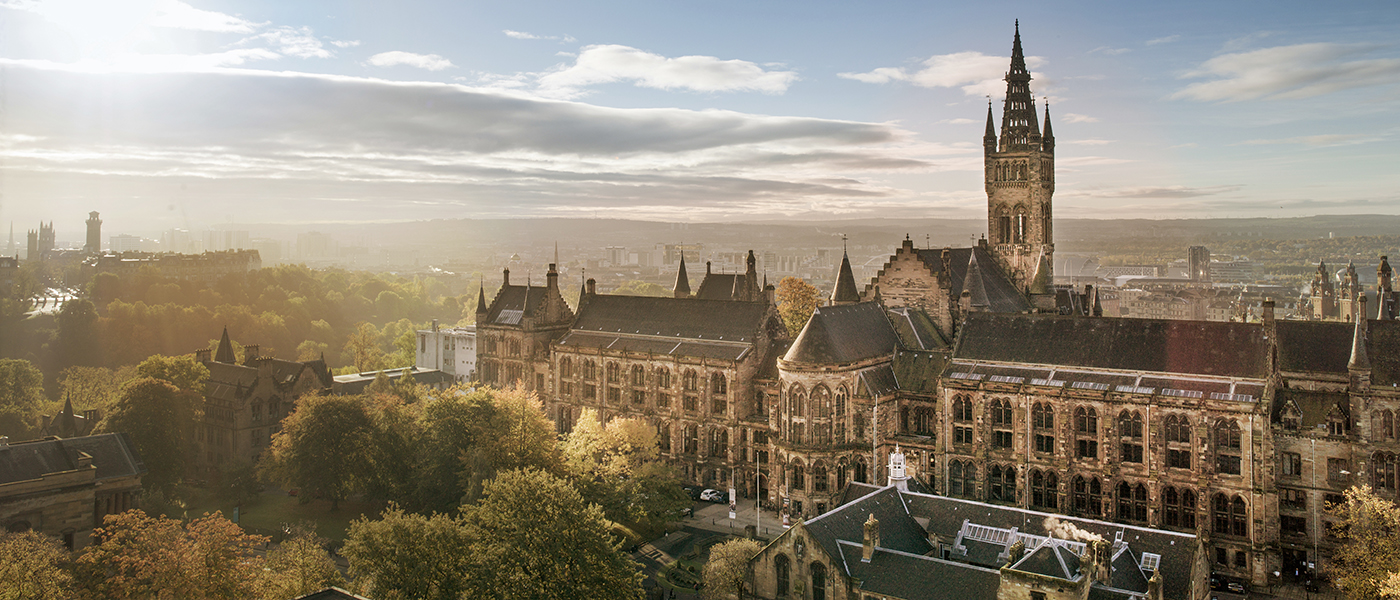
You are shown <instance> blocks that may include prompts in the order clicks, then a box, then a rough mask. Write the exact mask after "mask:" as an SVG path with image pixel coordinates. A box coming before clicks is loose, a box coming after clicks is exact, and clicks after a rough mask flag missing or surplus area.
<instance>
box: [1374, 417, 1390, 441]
mask: <svg viewBox="0 0 1400 600" xmlns="http://www.w3.org/2000/svg"><path fill="white" fill-rule="evenodd" d="M1371 439H1373V440H1376V441H1382V440H1393V439H1395V414H1394V413H1392V412H1390V411H1388V410H1377V411H1375V412H1372V413H1371Z"/></svg>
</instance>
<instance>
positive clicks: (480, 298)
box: [476, 277, 486, 314]
mask: <svg viewBox="0 0 1400 600" xmlns="http://www.w3.org/2000/svg"><path fill="white" fill-rule="evenodd" d="M476 312H477V314H481V313H484V312H486V278H485V277H482V278H481V288H480V289H478V290H477V292H476Z"/></svg>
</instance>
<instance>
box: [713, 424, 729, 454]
mask: <svg viewBox="0 0 1400 600" xmlns="http://www.w3.org/2000/svg"><path fill="white" fill-rule="evenodd" d="M710 456H718V457H720V458H724V457H727V456H729V430H727V429H716V430H714V431H712V432H711V433H710Z"/></svg>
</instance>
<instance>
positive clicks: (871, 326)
mask: <svg viewBox="0 0 1400 600" xmlns="http://www.w3.org/2000/svg"><path fill="white" fill-rule="evenodd" d="M899 345H900V341H899V335H898V334H897V333H895V330H894V327H893V326H892V325H890V320H889V318H887V317H886V316H885V311H884V309H883V308H881V307H880V304H879V303H878V302H860V303H857V304H847V305H844V306H819V307H817V309H816V311H815V312H813V313H812V318H810V319H808V320H807V324H806V325H805V326H803V327H802V332H801V333H798V334H797V339H796V340H795V341H794V342H793V343H792V348H790V349H788V352H787V355H785V356H783V360H785V361H788V362H794V363H803V364H828V365H829V364H845V363H853V362H859V361H862V360H868V359H871V358H876V357H879V356H889V355H891V354H893V353H894V351H895V348H897V347H898V346H899Z"/></svg>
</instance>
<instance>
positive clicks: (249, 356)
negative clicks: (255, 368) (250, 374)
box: [243, 344, 261, 365]
mask: <svg viewBox="0 0 1400 600" xmlns="http://www.w3.org/2000/svg"><path fill="white" fill-rule="evenodd" d="M258 350H260V348H259V347H258V345H257V344H253V345H251V346H244V347H243V364H245V365H251V364H253V362H254V361H256V360H257V359H259V358H261V357H260V356H258Z"/></svg>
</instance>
